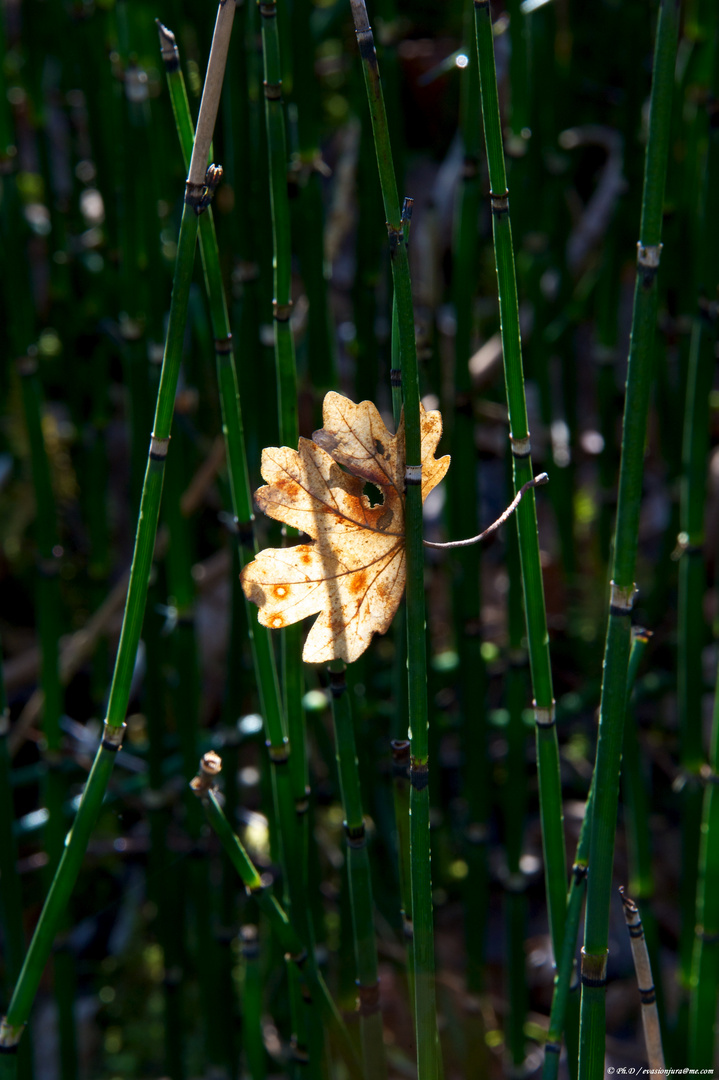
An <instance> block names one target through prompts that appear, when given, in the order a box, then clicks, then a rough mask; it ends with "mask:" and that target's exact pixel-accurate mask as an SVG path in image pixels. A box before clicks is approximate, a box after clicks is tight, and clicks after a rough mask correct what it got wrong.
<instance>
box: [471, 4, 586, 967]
mask: <svg viewBox="0 0 719 1080" xmlns="http://www.w3.org/2000/svg"><path fill="white" fill-rule="evenodd" d="M474 14H475V30H476V36H477V56H478V58H479V79H480V86H481V95H482V117H483V120H484V138H485V144H486V150H487V163H488V166H489V185H490V204H491V210H492V231H493V235H494V253H495V261H496V270H497V287H498V294H499V318H500V329H501V336H502V352H503V355H504V378H505V385H506V391H507V407H508V410H509V427H510V435H509V438H510V444H511V448H512V463H513V472H514V490H515V492H518V491H519V490H520V489H521V488H522V487H523V485H524V484H526V483H527V482H528V481H530V480H531V479H532V458H531V444H530V437H529V430H528V426H527V404H526V400H525V396H524V374H523V371H522V342H521V337H520V332H519V307H518V302H517V280H516V276H515V272H514V249H513V246H512V227H511V224H510V219H509V193H508V191H507V175H506V170H505V164H504V147H503V143H502V124H501V119H500V115H499V98H498V94H497V72H496V67H495V61H494V41H493V38H492V16H491V12H490V5H489V0H475V3H474ZM517 530H518V533H519V554H520V563H521V569H522V584H523V589H524V607H525V619H526V623H527V640H528V646H529V665H530V670H531V675H532V687H533V690H534V710H535V719H536V733H537V772H538V775H539V802H540V813H541V819H542V846H543V849H544V866H545V875H546V891H547V907H548V909H549V928H550V933H551V938H552V947H553V949H554V956H555V961H556V959H557V958H558V957H559V955H560V952H561V947H562V941H563V937H564V913H565V905H566V891H567V868H566V856H565V851H564V829H563V820H562V789H561V781H560V775H559V746H558V742H557V730H556V722H555V705H554V696H553V691H552V670H551V666H550V661H549V635H548V632H547V615H546V611H545V607H544V586H543V582H542V566H541V562H540V558H539V537H538V535H537V508H536V503H535V499H534V492H533V491H531V492H529V493H528V495H527V496H526V497H525V498H524V499H523V500H522V502H521V503H520V505H519V508H518V510H517Z"/></svg>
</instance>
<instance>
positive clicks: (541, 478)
mask: <svg viewBox="0 0 719 1080" xmlns="http://www.w3.org/2000/svg"><path fill="white" fill-rule="evenodd" d="M548 483H549V477H548V476H547V474H546V473H545V472H543V473H539V475H538V476H534V477H533V478H532V479H531V480H527V483H526V484H522V486H521V488H520V489H519V491H518V492H517V494H516V495H515V496H514V498H513V499H512V501H511V503H510V504H509V506H508V507H507V509H506V510H505V511H504V513H503V514H500V515H499V517H498V518H497V520H496V521H493V522H492V524H491V525H490V526H489V528H487V529H485V530H484V532H481V533H479V535H478V536H470V538H469V540H449V541H447V543H445V544H434V543H432V542H431V541H430V540H425V541H424V546H425V547H429V548H437V549H438V550H439V551H446V550H447V549H448V548H462V547H470V546H471V545H472V544H479V543H480V542H481V541H482V540H485V539H486V538H487V537H488V536H491V534H492V533H493V532H496V531H497V529H499V528H500V526H502V525H504V523H505V521H507V520H508V518H510V517H511V516H512V514H513V513H514V511H515V510H516V509H517V507H518V506H519V504H520V502H521V501H522V496H523V495H524V494H525V493H526V492H527V491H529V489H530V488H535V487H541V486H542V484H548Z"/></svg>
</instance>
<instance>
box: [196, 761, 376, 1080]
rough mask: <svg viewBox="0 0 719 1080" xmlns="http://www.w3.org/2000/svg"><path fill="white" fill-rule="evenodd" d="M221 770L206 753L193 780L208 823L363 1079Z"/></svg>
mask: <svg viewBox="0 0 719 1080" xmlns="http://www.w3.org/2000/svg"><path fill="white" fill-rule="evenodd" d="M221 768H222V762H221V760H220V758H219V756H218V755H217V754H214V753H212V752H210V753H208V754H205V755H204V757H203V758H202V761H201V762H200V771H199V772H198V774H197V776H196V777H195V779H194V780H193V781H192V790H193V791H194V792H195V794H196V795H197V796H198V798H201V799H202V805H203V807H204V809H205V813H206V814H207V820H208V821H209V823H210V825H211V826H212V828H213V830H214V832H215V833H216V834H217V838H218V839H219V841H220V843H221V844H222V847H223V848H224V850H225V852H226V853H227V855H228V857H229V859H230V861H231V862H232V865H233V866H234V867H235V869H236V870H237V873H238V874H239V875H240V878H241V880H242V882H243V884H244V886H245V888H246V890H247V892H248V895H249V896H251V897H252V898H253V899H254V900H255V901H256V902H257V906H258V907H259V908H260V910H261V911H262V912H263V914H264V915H265V916H266V917H267V921H268V923H269V925H270V928H271V930H272V933H273V934H274V935H275V936H276V937H277V940H278V942H279V944H280V947H281V948H282V949H283V950H284V951H285V952H286V953H287V954H288V955H289V959H290V961H291V962H292V963H294V964H296V965H297V967H298V968H299V970H300V973H301V975H302V978H303V979H304V980H305V981H306V983H307V984H308V986H309V987H310V989H311V991H312V993H313V1001H316V1003H317V1006H318V1008H319V1009H320V1011H321V1013H322V1017H323V1020H324V1022H325V1024H326V1025H327V1028H328V1029H329V1030H331V1031H332V1033H333V1035H334V1037H335V1039H336V1042H337V1046H338V1048H339V1050H340V1051H341V1053H342V1057H343V1059H344V1062H345V1064H346V1065H347V1068H348V1070H349V1073H350V1076H351V1077H352V1078H353V1080H363V1076H362V1070H361V1069H360V1067H359V1063H358V1061H357V1057H356V1055H355V1051H354V1046H353V1045H352V1040H351V1039H350V1036H349V1033H348V1031H347V1028H346V1027H345V1024H344V1022H343V1020H342V1017H341V1016H340V1014H339V1012H338V1010H337V1006H336V1005H335V1003H334V1001H333V1000H332V997H331V995H330V992H329V990H328V989H327V986H326V984H325V981H324V979H323V978H322V976H321V975H320V973H319V971H318V970H317V967H316V965H313V964H311V963H308V959H309V957H308V955H307V950H306V948H305V946H304V943H303V941H302V938H301V936H300V934H299V933H298V932H297V930H296V929H295V926H294V924H293V923H292V922H290V920H289V919H288V917H287V914H286V913H285V911H284V910H283V908H282V906H281V904H280V903H279V901H278V900H277V899H276V897H275V896H274V894H273V892H272V887H271V885H270V884H266V883H264V882H263V880H262V876H261V875H260V873H259V871H258V870H257V868H256V866H255V865H254V863H253V862H252V860H251V859H250V857H249V855H248V854H247V852H246V850H245V848H244V847H243V845H242V843H241V842H240V839H239V837H237V836H236V834H235V833H234V832H233V830H232V826H231V825H230V823H229V821H228V820H227V818H226V817H225V814H224V811H223V810H222V807H221V806H220V803H219V801H218V797H217V794H216V792H215V790H214V785H215V780H216V778H217V776H218V775H219V773H220V770H221Z"/></svg>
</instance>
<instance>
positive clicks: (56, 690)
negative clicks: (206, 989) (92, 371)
mask: <svg viewBox="0 0 719 1080" xmlns="http://www.w3.org/2000/svg"><path fill="white" fill-rule="evenodd" d="M18 367H19V370H20V375H21V382H22V398H23V406H24V412H25V422H26V424H27V429H28V436H29V442H30V454H31V459H32V474H33V486H34V489H35V502H36V508H37V530H36V531H37V547H38V558H37V591H36V596H37V622H38V637H39V642H40V655H41V685H42V691H43V699H44V700H43V734H44V736H45V752H44V757H45V764H46V768H47V771H46V774H45V777H44V782H43V799H44V802H45V806H46V808H47V811H48V820H47V824H46V826H45V851H46V852H47V868H46V876H47V881H48V883H49V882H50V881H52V877H53V874H54V873H55V870H56V868H57V864H58V862H59V860H60V856H61V854H62V845H63V838H64V834H65V815H64V809H63V808H64V802H65V797H66V792H67V776H66V774H65V773H64V772H63V769H62V743H63V739H62V731H61V728H60V719H61V716H62V711H63V697H64V695H63V689H62V684H61V681H60V649H59V645H60V632H61V610H62V601H61V596H60V576H59V575H60V558H61V555H62V548H61V547H60V541H59V535H58V525H57V510H56V505H55V493H54V491H53V486H52V478H51V473H50V459H49V457H48V452H47V448H46V445H45V438H44V434H43V430H42V407H43V393H42V386H41V384H40V377H39V375H38V365H37V359H36V357H35V356H34V355H32V356H27V357H24V358H23V359H22V360H21V361H20V362H19V365H18ZM66 928H67V925H66V926H65V927H63V929H66ZM53 992H54V996H55V1002H56V1005H57V1010H58V1029H59V1050H60V1053H59V1059H60V1075H61V1077H62V1080H75V1077H76V1075H77V1040H76V1026H75V1018H74V1002H75V972H74V964H73V961H72V958H71V956H70V953H69V951H68V949H67V948H63V947H58V948H57V949H56V950H55V953H54V956H53Z"/></svg>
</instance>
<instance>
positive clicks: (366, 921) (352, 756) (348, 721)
mask: <svg viewBox="0 0 719 1080" xmlns="http://www.w3.org/2000/svg"><path fill="white" fill-rule="evenodd" d="M345 672H346V666H345V664H344V663H343V662H342V661H341V660H339V661H334V662H333V663H332V664H331V665H330V668H329V678H330V690H331V692H332V722H333V724H334V729H335V750H336V755H337V771H338V774H339V781H340V793H341V796H342V809H343V812H344V830H345V840H346V851H347V876H348V882H349V891H350V903H351V905H352V930H353V933H354V947H355V963H356V971H357V992H358V1007H359V1014H360V1036H361V1040H362V1058H363V1063H364V1070H365V1074H366V1076H367V1077H379V1078H380V1080H382V1078H383V1077H386V1076H387V1062H386V1059H385V1053H384V1043H383V1041H382V1011H381V1007H380V988H379V975H378V973H377V941H376V936H375V928H374V906H373V902H372V879H371V876H370V865H369V855H368V852H367V830H366V828H365V821H364V814H363V811H362V794H361V791H360V783H359V769H358V766H357V751H356V748H355V737H354V729H353V723H352V703H351V701H350V697H349V691H348V689H347V680H346V676H345Z"/></svg>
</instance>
